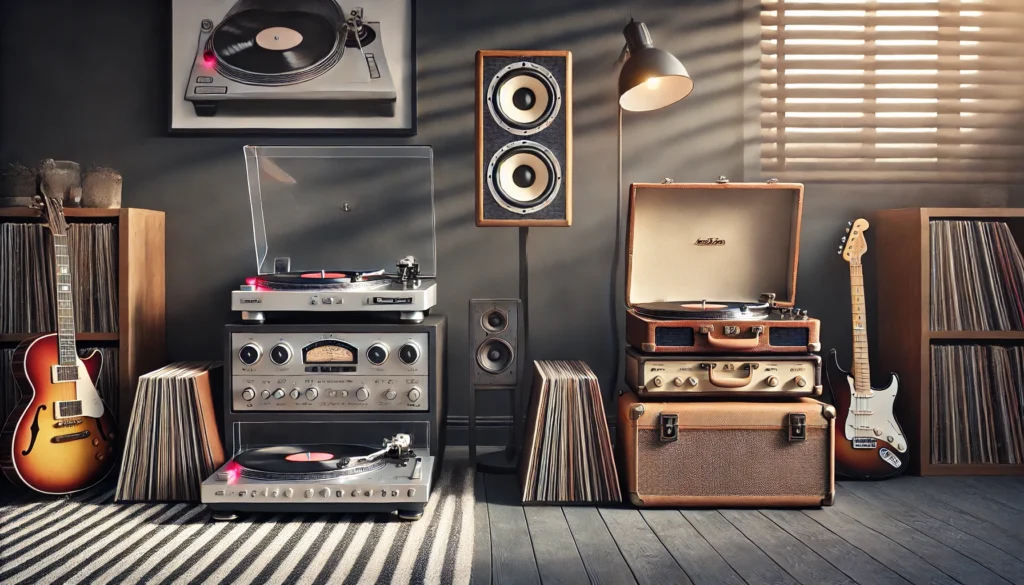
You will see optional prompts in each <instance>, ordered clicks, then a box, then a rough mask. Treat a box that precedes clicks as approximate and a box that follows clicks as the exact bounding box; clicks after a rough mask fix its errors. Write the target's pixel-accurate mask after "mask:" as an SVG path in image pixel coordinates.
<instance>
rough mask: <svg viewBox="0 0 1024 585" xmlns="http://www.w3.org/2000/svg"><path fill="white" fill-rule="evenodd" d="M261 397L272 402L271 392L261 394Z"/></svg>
mask: <svg viewBox="0 0 1024 585" xmlns="http://www.w3.org/2000/svg"><path fill="white" fill-rule="evenodd" d="M260 396H262V397H263V400H270V390H264V391H262V392H260Z"/></svg>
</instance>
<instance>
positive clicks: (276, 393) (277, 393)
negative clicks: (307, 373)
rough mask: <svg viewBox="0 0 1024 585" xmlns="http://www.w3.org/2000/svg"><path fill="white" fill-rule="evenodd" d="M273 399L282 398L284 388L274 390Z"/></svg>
mask: <svg viewBox="0 0 1024 585" xmlns="http://www.w3.org/2000/svg"><path fill="white" fill-rule="evenodd" d="M274 398H277V399H278V400H280V399H282V398H284V388H278V389H277V390H274Z"/></svg>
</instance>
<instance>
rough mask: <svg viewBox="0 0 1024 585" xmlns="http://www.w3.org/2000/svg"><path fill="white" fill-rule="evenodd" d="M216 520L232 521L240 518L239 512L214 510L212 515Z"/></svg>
mask: <svg viewBox="0 0 1024 585" xmlns="http://www.w3.org/2000/svg"><path fill="white" fill-rule="evenodd" d="M210 517H211V518H213V520H214V521H215V522H230V521H232V520H238V514H235V513H234V512H214V513H213V514H211V515H210Z"/></svg>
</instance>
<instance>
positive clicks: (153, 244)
mask: <svg viewBox="0 0 1024 585" xmlns="http://www.w3.org/2000/svg"><path fill="white" fill-rule="evenodd" d="M64 216H65V218H66V220H67V222H68V224H69V226H70V225H75V224H101V223H107V224H113V226H114V232H115V234H116V236H115V238H114V239H115V240H116V250H117V251H116V254H117V257H116V259H114V261H113V262H111V263H110V264H111V265H110V268H111V269H112V270H115V271H116V281H117V295H116V296H117V302H116V305H117V315H116V317H117V319H116V323H117V327H116V328H113V327H111V329H116V330H115V331H112V332H102V333H95V332H93V333H88V332H76V334H75V339H76V342H77V345H78V348H79V349H84V348H90V349H91V348H97V349H100V350H104V349H105V350H108V351H107V352H106V354H107V355H109V354H110V351H109V350H116V355H117V361H116V363H114V364H109V363H104V364H103V369H104V370H107V368H110V367H113V368H116V376H115V377H114V379H116V380H117V384H116V386H117V387H116V388H115V389H112V390H108V389H106V388H101V389H100V391H101V393H102V394H103V395H104V398H105V399H106V400H107V401H108V403H110V404H108V405H109V406H110V408H111V410H112V411H113V414H114V417H115V419H116V420H117V424H118V426H119V428H120V429H122V431H123V430H124V429H126V428H127V427H128V420H129V419H130V417H131V412H132V404H133V401H134V397H135V388H136V384H137V383H138V379H139V376H140V375H142V374H145V373H146V372H149V371H152V370H155V369H156V368H158V367H160V366H162V365H164V363H165V361H164V344H165V276H164V213H163V212H162V211H152V210H148V209H131V208H122V209H86V208H66V209H65V210H64ZM9 223H22V224H24V223H36V224H40V223H41V220H40V213H39V211H38V210H34V209H29V208H24V207H12V208H0V224H9ZM44 229H45V228H44ZM47 233H49V231H48V230H47ZM45 241H46V244H47V250H46V255H47V257H52V254H53V248H52V240H51V239H50V238H49V237H48V236H47V237H46V238H45ZM0 245H3V246H5V247H6V243H3V242H0ZM5 253H10V252H8V251H6V250H5ZM93 260H95V259H93ZM76 270H77V267H76V266H72V272H75V271H76ZM49 276H50V278H51V279H52V278H53V275H52V274H51V275H49ZM51 282H52V281H51ZM4 294H6V293H4ZM41 294H52V292H51V293H47V292H46V291H43V292H41ZM6 302H7V299H4V303H0V304H5V303H6ZM76 309H77V307H76ZM44 333H45V332H44ZM41 334H42V333H28V332H0V356H6V355H8V354H10V353H11V352H9V351H3V350H13V349H14V348H15V347H16V346H17V345H18V344H19V343H20V342H21V341H23V340H25V339H28V338H31V337H34V336H37V335H41ZM8 366H9V364H8ZM5 370H9V368H0V372H4V371H5ZM103 379H108V378H105V377H104V376H103V375H102V374H101V380H103ZM0 385H3V386H6V385H7V382H6V381H4V380H0ZM4 395H6V398H5V396H4ZM14 396H16V394H15V390H14V389H13V388H11V389H7V388H4V389H3V392H0V409H2V411H3V412H0V415H3V416H4V417H5V418H6V415H7V414H8V413H9V412H10V411H11V410H12V409H13V407H14V404H13V403H12V404H7V403H8V402H10V401H11V398H12V397H14Z"/></svg>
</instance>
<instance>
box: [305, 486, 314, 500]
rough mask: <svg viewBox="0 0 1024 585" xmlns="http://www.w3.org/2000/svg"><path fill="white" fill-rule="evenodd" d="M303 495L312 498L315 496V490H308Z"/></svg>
mask: <svg viewBox="0 0 1024 585" xmlns="http://www.w3.org/2000/svg"><path fill="white" fill-rule="evenodd" d="M303 495H304V496H306V497H307V498H312V497H313V490H312V488H311V489H308V490H306V493H304V494H303Z"/></svg>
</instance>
